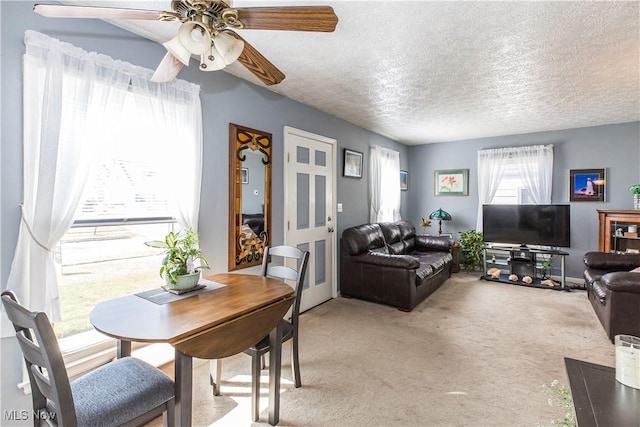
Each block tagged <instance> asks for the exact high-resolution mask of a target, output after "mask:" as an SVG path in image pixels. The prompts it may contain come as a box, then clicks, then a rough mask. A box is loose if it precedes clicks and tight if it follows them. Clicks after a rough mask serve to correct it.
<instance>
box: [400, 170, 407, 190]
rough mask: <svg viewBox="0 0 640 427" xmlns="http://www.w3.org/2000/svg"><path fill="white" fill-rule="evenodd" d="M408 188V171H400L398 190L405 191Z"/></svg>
mask: <svg viewBox="0 0 640 427" xmlns="http://www.w3.org/2000/svg"><path fill="white" fill-rule="evenodd" d="M408 189H409V172H407V171H400V190H403V191H407V190H408Z"/></svg>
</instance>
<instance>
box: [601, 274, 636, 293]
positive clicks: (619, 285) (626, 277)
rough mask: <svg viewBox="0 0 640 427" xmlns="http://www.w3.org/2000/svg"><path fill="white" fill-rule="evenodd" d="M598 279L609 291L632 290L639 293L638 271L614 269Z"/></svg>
mask: <svg viewBox="0 0 640 427" xmlns="http://www.w3.org/2000/svg"><path fill="white" fill-rule="evenodd" d="M600 280H601V282H602V284H604V285H605V286H606V287H607V289H608V290H610V291H611V292H633V293H637V294H640V273H630V272H628V271H616V272H613V273H607V274H605V275H603V276H602V279H600Z"/></svg>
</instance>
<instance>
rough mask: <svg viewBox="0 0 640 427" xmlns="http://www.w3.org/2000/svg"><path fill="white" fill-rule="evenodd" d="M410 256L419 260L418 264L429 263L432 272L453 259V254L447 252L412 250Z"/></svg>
mask: <svg viewBox="0 0 640 427" xmlns="http://www.w3.org/2000/svg"><path fill="white" fill-rule="evenodd" d="M411 256H413V257H416V258H417V259H418V260H419V261H420V265H422V264H423V263H424V264H428V265H430V266H431V268H433V272H434V273H437V272H439V271H440V270H442V269H443V268H444V267H445V265H446V264H447V263H450V262H451V261H453V256H451V254H450V253H448V252H447V253H444V252H413V253H411Z"/></svg>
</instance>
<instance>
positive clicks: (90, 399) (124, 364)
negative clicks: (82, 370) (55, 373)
mask: <svg viewBox="0 0 640 427" xmlns="http://www.w3.org/2000/svg"><path fill="white" fill-rule="evenodd" d="M174 390H175V387H174V382H173V381H172V380H171V378H169V377H168V376H167V375H166V374H165V373H164V372H162V371H161V370H159V369H157V368H155V367H154V366H151V365H150V364H148V363H146V362H144V361H142V360H139V359H136V358H133V357H125V358H122V359H117V360H115V361H113V362H110V363H107V364H106V365H104V366H101V367H99V368H98V369H96V370H95V371H92V372H90V373H88V374H87V375H84V376H82V377H80V378H78V379H77V380H75V381H73V382H72V383H71V393H72V394H73V400H74V404H75V409H76V417H77V419H78V426H96V427H98V426H100V427H103V426H118V425H122V424H124V423H126V422H128V421H131V420H133V419H135V418H136V417H138V416H140V415H143V414H145V413H147V412H149V411H150V410H152V409H153V408H155V407H157V406H159V405H161V404H163V403H164V402H166V401H168V400H170V399H171V398H172V397H173V396H174Z"/></svg>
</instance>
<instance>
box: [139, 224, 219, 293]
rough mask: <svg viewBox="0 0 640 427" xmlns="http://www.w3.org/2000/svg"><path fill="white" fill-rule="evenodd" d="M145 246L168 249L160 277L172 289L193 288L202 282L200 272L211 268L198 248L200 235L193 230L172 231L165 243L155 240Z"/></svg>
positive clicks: (166, 237)
mask: <svg viewBox="0 0 640 427" xmlns="http://www.w3.org/2000/svg"><path fill="white" fill-rule="evenodd" d="M145 244H146V245H147V246H150V247H153V248H164V249H166V250H165V257H164V258H163V260H162V266H161V267H160V276H161V277H163V276H164V279H165V282H166V283H167V286H168V287H169V288H171V289H189V288H193V287H194V286H196V285H197V284H198V280H200V270H201V269H203V268H210V267H209V262H208V261H207V259H206V258H205V257H204V256H203V255H202V251H201V250H200V247H199V246H198V235H197V234H196V232H195V231H194V230H193V229H192V228H189V229H187V230H184V231H180V232H178V233H174V232H173V231H170V232H169V234H167V235H166V236H165V238H164V241H160V240H153V241H151V242H145ZM196 263H199V265H196Z"/></svg>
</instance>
